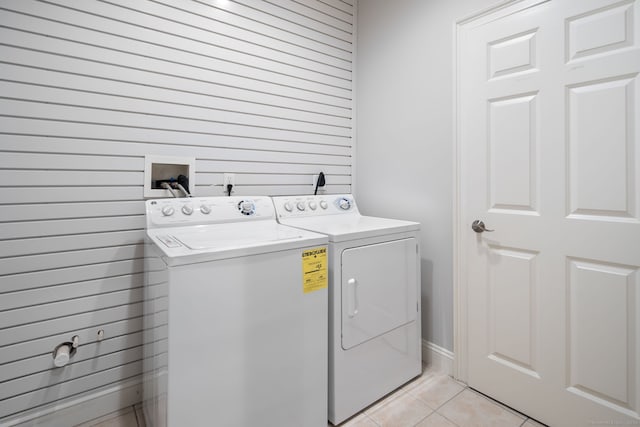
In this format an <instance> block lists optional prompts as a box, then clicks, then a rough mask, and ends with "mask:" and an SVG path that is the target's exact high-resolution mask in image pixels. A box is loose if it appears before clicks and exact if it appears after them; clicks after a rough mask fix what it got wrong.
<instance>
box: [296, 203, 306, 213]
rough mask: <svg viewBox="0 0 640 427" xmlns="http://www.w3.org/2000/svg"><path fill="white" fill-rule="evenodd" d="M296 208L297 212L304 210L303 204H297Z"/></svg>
mask: <svg viewBox="0 0 640 427" xmlns="http://www.w3.org/2000/svg"><path fill="white" fill-rule="evenodd" d="M296 207H297V208H298V210H299V211H303V210H304V209H305V208H304V202H298V203H297V204H296Z"/></svg>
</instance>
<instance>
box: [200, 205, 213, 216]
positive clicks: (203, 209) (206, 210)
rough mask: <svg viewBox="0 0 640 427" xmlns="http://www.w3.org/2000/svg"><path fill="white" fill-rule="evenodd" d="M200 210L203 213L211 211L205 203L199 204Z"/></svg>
mask: <svg viewBox="0 0 640 427" xmlns="http://www.w3.org/2000/svg"><path fill="white" fill-rule="evenodd" d="M200 212H202V213H203V214H205V215H209V214H210V213H211V208H210V207H209V206H207V205H200Z"/></svg>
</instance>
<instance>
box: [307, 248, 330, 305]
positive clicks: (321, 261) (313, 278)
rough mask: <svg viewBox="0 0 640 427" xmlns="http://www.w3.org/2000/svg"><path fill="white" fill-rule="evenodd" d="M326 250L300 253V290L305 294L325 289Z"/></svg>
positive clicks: (317, 249)
mask: <svg viewBox="0 0 640 427" xmlns="http://www.w3.org/2000/svg"><path fill="white" fill-rule="evenodd" d="M327 281H328V277H327V248H326V247H320V248H313V249H305V250H303V251H302V290H303V291H304V293H305V294H307V293H309V292H313V291H318V290H320V289H324V288H326V287H327Z"/></svg>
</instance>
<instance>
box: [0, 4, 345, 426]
mask: <svg viewBox="0 0 640 427" xmlns="http://www.w3.org/2000/svg"><path fill="white" fill-rule="evenodd" d="M353 21H354V6H353V1H352V0H269V1H266V0H207V1H204V0H203V1H187V0H136V1H134V2H132V1H130V0H103V1H98V0H84V1H76V0H52V1H35V0H2V1H0V183H1V184H0V425H4V424H12V423H14V422H16V421H18V420H23V421H24V420H27V419H29V418H30V417H33V416H35V414H46V413H47V412H50V411H51V410H52V408H54V407H55V406H56V405H57V407H62V406H64V405H65V404H72V403H75V402H77V401H80V400H83V399H90V398H91V397H92V396H94V395H95V396H97V395H99V394H101V393H103V392H104V391H105V390H118V387H119V386H120V385H122V384H130V383H134V384H135V383H136V381H138V380H139V379H140V373H141V358H142V349H141V345H142V338H141V337H142V334H141V329H142V320H141V315H142V308H141V301H142V272H143V249H142V239H143V231H144V205H143V174H144V171H143V169H144V156H145V155H176V156H183V157H184V156H188V157H195V158H196V186H195V190H194V193H195V194H196V195H198V196H205V195H223V190H222V174H223V173H235V174H236V188H235V190H236V194H255V195H275V194H300V193H310V192H312V191H313V186H312V183H311V181H312V178H311V177H312V175H313V174H317V173H318V172H319V171H324V172H325V174H327V184H328V185H327V187H326V191H327V192H328V193H342V192H349V191H350V190H351V165H352V152H353V147H352V57H353V44H352V42H353V39H354V35H353V32H352V30H353ZM98 329H104V331H105V337H106V339H105V340H104V341H102V342H100V343H98V342H97V341H96V333H97V330H98ZM73 335H79V337H80V344H81V346H80V348H79V351H78V354H77V355H76V356H75V357H74V358H73V359H72V361H73V363H71V364H69V365H68V366H66V367H65V368H63V369H52V367H53V364H52V357H51V351H52V350H53V348H54V347H55V346H56V345H57V344H59V343H61V342H63V341H68V340H69V339H70V338H71V336H73ZM127 399H129V400H131V399H133V398H127ZM127 399H124V398H123V399H122V401H123V402H124V403H130V402H126V401H127Z"/></svg>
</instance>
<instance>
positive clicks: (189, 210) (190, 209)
mask: <svg viewBox="0 0 640 427" xmlns="http://www.w3.org/2000/svg"><path fill="white" fill-rule="evenodd" d="M182 213H183V214H185V215H191V214H192V213H193V206H191V205H184V206H183V207H182Z"/></svg>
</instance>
